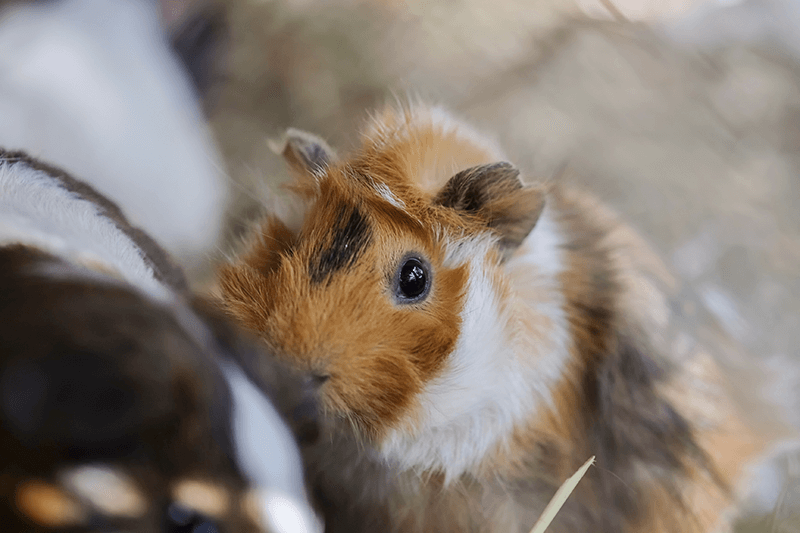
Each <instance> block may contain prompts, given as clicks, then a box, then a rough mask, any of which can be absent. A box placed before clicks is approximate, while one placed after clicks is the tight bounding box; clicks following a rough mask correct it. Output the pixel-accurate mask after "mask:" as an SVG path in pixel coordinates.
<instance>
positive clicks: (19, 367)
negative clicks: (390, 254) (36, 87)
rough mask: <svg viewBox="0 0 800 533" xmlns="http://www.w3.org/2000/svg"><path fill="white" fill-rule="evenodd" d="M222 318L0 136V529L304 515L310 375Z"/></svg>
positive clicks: (148, 525) (85, 198)
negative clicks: (302, 448)
mask: <svg viewBox="0 0 800 533" xmlns="http://www.w3.org/2000/svg"><path fill="white" fill-rule="evenodd" d="M237 331H238V330H237V329H235V328H233V327H231V326H228V325H226V323H225V321H224V320H222V319H221V318H220V316H219V313H218V312H215V311H214V310H213V309H212V308H210V307H208V306H207V305H205V304H202V303H201V302H200V301H198V300H196V299H195V298H194V297H192V296H191V294H189V292H188V289H187V287H186V284H185V281H184V278H183V274H182V272H181V271H180V269H178V268H177V267H176V266H175V265H173V264H172V263H171V262H170V260H169V258H168V256H167V254H166V253H165V252H164V251H163V250H162V249H161V248H160V247H159V246H158V245H157V244H156V243H155V242H154V241H153V240H152V239H150V238H149V237H148V236H147V235H146V234H144V233H143V232H141V231H140V230H138V229H137V228H135V227H133V226H131V225H130V224H128V222H127V220H126V219H125V217H124V215H123V214H122V213H121V211H120V210H119V209H118V208H117V207H116V205H114V204H113V203H112V202H111V201H109V200H108V199H106V198H105V197H103V196H101V195H99V194H98V193H97V192H96V191H94V190H93V189H92V188H91V187H88V186H87V185H85V184H84V183H82V182H80V181H78V180H75V179H73V178H71V177H70V176H68V175H66V174H64V173H63V172H61V171H59V170H57V169H55V168H52V167H49V166H47V165H45V164H43V163H41V162H39V161H36V160H34V159H31V158H29V157H27V156H26V155H25V154H22V153H6V152H0V346H2V350H0V440H1V441H2V443H3V454H2V457H1V458H0V479H2V484H0V496H2V502H3V503H2V505H0V521H2V523H3V530H4V531H14V532H16V531H37V532H39V531H41V532H59V531H70V532H87V533H88V532H92V531H109V530H115V531H129V532H131V533H133V532H141V533H145V532H147V533H153V532H160V531H164V532H178V531H186V532H190V531H191V532H198V533H199V532H201V531H203V532H206V533H214V532H217V533H223V532H234V531H235V532H253V533H256V532H261V533H273V532H277V531H285V532H289V531H291V532H294V531H315V530H318V529H319V524H318V522H317V519H316V517H315V516H314V514H313V512H312V511H311V509H310V508H309V506H308V504H307V503H306V496H305V486H304V481H303V469H302V463H301V457H300V454H299V450H298V444H297V441H298V440H299V439H300V438H301V436H302V433H301V430H302V429H303V428H302V427H301V426H302V425H303V424H305V425H308V424H313V423H314V405H313V390H312V388H311V387H310V386H309V384H308V382H307V381H306V380H304V379H302V378H301V377H299V376H296V375H295V374H294V373H292V372H290V371H288V370H286V369H285V368H283V367H282V366H280V365H277V364H271V365H262V367H261V370H260V373H259V374H258V376H256V375H255V374H254V373H253V372H252V371H250V370H249V365H248V361H249V360H251V359H253V358H255V357H256V355H255V354H256V353H258V354H259V357H260V358H263V354H262V353H261V350H259V349H257V347H256V345H255V344H253V343H251V342H248V341H247V339H246V336H244V335H242V333H241V332H238V333H237ZM256 383H257V384H258V386H256ZM259 389H261V390H259ZM262 391H267V392H268V394H266V395H265V394H264V393H263V392H262ZM309 402H311V403H309Z"/></svg>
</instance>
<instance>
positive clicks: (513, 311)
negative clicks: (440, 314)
mask: <svg viewBox="0 0 800 533" xmlns="http://www.w3.org/2000/svg"><path fill="white" fill-rule="evenodd" d="M560 243H561V238H560V237H559V235H558V232H557V228H556V227H555V223H554V221H552V219H551V217H550V214H549V212H548V211H547V210H545V213H543V215H542V220H540V223H539V225H537V226H536V228H535V229H534V231H533V232H532V233H531V235H529V237H528V239H527V240H526V242H525V243H523V245H522V246H521V248H520V250H519V251H518V253H517V254H516V255H515V256H513V257H512V258H511V259H510V260H509V261H508V262H507V263H506V265H505V267H504V268H505V270H506V272H507V273H508V278H509V281H510V282H511V288H512V292H514V293H515V296H514V297H513V299H514V302H502V303H503V304H504V305H501V302H500V301H499V299H498V294H497V287H495V285H494V281H493V280H492V278H491V276H492V273H491V272H490V271H488V270H487V267H486V264H485V262H484V257H485V256H486V253H487V250H488V248H489V247H490V246H492V245H493V244H492V242H491V240H490V239H473V240H468V241H465V242H461V243H458V244H453V245H451V246H450V250H449V252H450V253H449V254H448V261H449V262H451V263H452V264H459V263H464V262H468V264H469V268H470V280H469V286H468V290H467V297H466V302H465V306H464V310H463V312H462V315H461V318H462V321H463V322H462V326H461V335H460V337H459V339H458V341H457V344H456V347H455V349H454V351H453V353H451V354H450V356H449V359H448V362H447V366H446V368H445V370H444V371H443V372H442V374H441V375H439V376H438V377H436V378H434V379H433V380H431V381H430V382H429V383H428V384H427V386H426V387H425V390H424V391H423V392H422V393H421V395H420V396H419V408H418V411H417V412H416V413H414V414H412V416H411V417H412V418H413V417H414V415H418V419H419V421H418V423H416V424H410V423H408V424H406V425H404V426H401V427H397V428H394V429H393V430H391V431H390V433H389V434H388V436H387V437H386V439H385V440H384V442H383V443H382V447H381V448H382V452H383V453H384V455H385V456H386V457H387V458H388V459H390V460H393V461H397V462H398V463H399V464H400V465H401V466H402V467H404V468H419V469H424V470H428V469H432V470H440V471H442V472H443V473H444V474H445V478H446V480H447V481H448V482H449V481H452V480H454V479H456V478H457V477H458V476H460V475H462V474H463V473H465V472H467V471H469V470H470V469H473V468H475V467H477V466H478V465H479V463H480V462H481V460H482V459H483V458H485V457H486V456H487V454H489V453H490V452H491V451H492V450H493V449H495V448H496V447H497V446H498V445H499V444H501V443H502V442H503V439H504V438H506V437H508V436H509V435H510V433H511V431H512V429H513V427H514V426H515V424H517V423H520V422H523V421H525V420H527V419H529V418H530V417H531V416H533V415H534V414H535V413H536V409H537V405H539V404H540V402H548V403H549V402H550V401H551V398H550V393H549V390H550V386H551V385H552V384H553V383H554V382H555V381H556V380H558V379H559V378H560V376H561V375H562V372H563V368H564V363H565V360H566V359H567V357H568V351H567V346H568V344H567V339H568V336H567V320H566V316H565V311H564V309H563V303H564V302H563V297H562V296H561V292H560V288H559V284H558V282H557V280H555V279H554V276H555V275H557V274H558V273H559V272H560V271H561V268H562V266H561V251H560V249H559V247H560ZM434 283H435V281H434ZM526 315H530V316H526ZM541 315H544V316H546V317H547V320H544V321H541V323H542V324H543V325H542V326H541V327H536V326H535V324H534V326H529V327H521V326H519V324H518V321H520V320H526V319H528V318H531V319H533V320H534V322H536V320H535V319H537V318H539V317H540V316H541ZM536 323H538V322H536ZM532 329H533V331H532V332H531V330H532Z"/></svg>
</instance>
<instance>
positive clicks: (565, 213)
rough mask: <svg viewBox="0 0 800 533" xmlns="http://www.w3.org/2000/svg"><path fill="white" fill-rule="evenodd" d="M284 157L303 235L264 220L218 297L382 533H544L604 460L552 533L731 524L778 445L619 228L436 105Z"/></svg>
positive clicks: (222, 276)
mask: <svg viewBox="0 0 800 533" xmlns="http://www.w3.org/2000/svg"><path fill="white" fill-rule="evenodd" d="M279 148H280V150H279V151H280V152H281V153H282V154H283V156H284V157H285V159H286V161H287V162H288V165H289V166H290V167H291V169H292V171H293V173H294V175H295V178H296V179H295V181H294V182H293V183H292V185H291V187H292V188H293V189H294V190H295V191H296V192H297V193H298V194H299V196H300V198H302V200H303V207H304V212H303V214H302V220H301V221H300V223H299V224H297V225H295V226H294V227H293V226H292V225H291V224H289V223H285V222H283V221H281V220H279V219H278V218H276V217H275V216H267V217H266V218H265V219H263V220H262V221H260V222H259V223H258V224H257V225H256V226H255V228H254V230H253V232H252V235H251V236H250V237H249V239H248V240H247V241H246V248H245V249H244V251H243V252H242V253H241V254H240V255H239V256H238V257H236V258H234V259H233V260H232V261H231V262H230V263H228V264H226V265H224V266H223V267H222V268H221V269H220V271H219V277H218V281H219V287H220V291H221V294H222V296H223V299H224V305H225V307H226V309H227V311H228V313H229V314H230V315H231V316H233V317H235V318H236V319H237V320H238V321H239V322H240V323H241V324H243V325H245V326H246V327H247V328H249V329H250V330H252V331H254V332H257V334H259V335H260V336H261V338H262V339H263V341H264V343H265V344H266V345H267V346H268V347H269V349H270V352H272V353H273V354H275V355H276V356H277V357H280V358H282V359H283V360H285V361H288V362H289V363H290V364H292V365H294V366H295V367H296V368H299V369H302V370H303V371H307V372H311V373H313V374H314V375H316V376H317V377H318V379H319V380H320V382H321V383H322V385H321V389H320V402H321V404H322V408H323V410H324V412H325V415H326V417H327V418H329V419H330V420H334V421H336V424H338V426H339V428H340V430H341V431H346V432H349V433H350V435H351V437H352V438H353V439H355V440H357V441H358V442H360V443H362V447H363V449H364V454H365V459H364V461H365V462H366V463H371V465H372V466H371V468H374V469H375V471H376V472H378V473H379V474H380V479H379V481H377V482H376V485H380V486H377V487H376V488H374V490H371V491H370V492H369V494H366V495H364V498H365V499H367V500H370V499H371V500H370V501H369V504H370V505H375V506H378V507H382V509H383V512H384V513H385V515H384V516H385V518H386V525H385V530H386V531H398V532H401V531H402V532H417V531H419V532H423V531H473V532H475V531H481V532H489V531H491V532H527V531H530V529H531V527H532V526H533V524H534V522H535V521H536V519H537V518H538V517H539V515H540V514H541V512H542V510H543V508H544V507H545V505H546V504H547V502H548V501H549V500H550V498H551V497H552V496H553V494H554V492H555V491H556V489H557V488H558V486H559V485H560V484H561V483H562V482H563V481H564V480H565V479H566V478H567V477H568V476H570V475H571V474H572V473H573V472H575V471H576V470H577V469H578V467H579V466H580V465H581V464H582V463H583V462H584V461H586V460H587V459H588V458H589V457H590V456H593V455H594V456H596V457H597V463H596V465H597V466H596V468H592V469H591V470H590V471H589V473H588V474H587V476H586V477H585V478H584V479H583V480H582V481H581V483H580V484H579V485H578V487H577V489H576V490H575V492H574V493H573V494H572V495H571V496H570V498H569V499H568V500H567V502H566V504H565V506H564V508H563V509H562V510H561V512H560V513H559V514H558V515H557V516H556V518H555V520H554V522H553V523H552V524H551V526H550V527H549V529H548V531H549V532H553V533H559V532H571V531H598V532H607V533H611V532H614V533H618V532H629V533H643V532H656V531H665V532H666V531H670V532H687V533H688V532H695V533H701V532H702V533H705V532H711V531H729V530H730V528H731V527H732V526H731V524H732V520H733V512H732V509H733V507H734V506H735V504H736V501H737V487H738V486H739V485H740V483H741V482H742V480H743V479H744V476H745V474H746V468H745V465H746V464H747V463H748V462H749V461H751V460H754V459H755V458H756V457H758V456H759V454H760V453H762V451H763V450H765V447H766V446H767V443H768V440H769V437H767V436H764V435H760V434H759V432H760V429H758V426H757V424H756V421H755V420H752V419H751V416H750V412H749V411H745V410H744V409H743V408H740V406H739V404H738V403H737V402H736V401H734V399H733V395H732V394H731V393H730V391H729V389H728V386H727V381H726V380H727V378H726V374H725V372H723V371H722V370H721V365H719V364H718V363H717V362H716V358H715V352H714V351H713V350H712V349H710V348H708V347H706V346H705V345H704V344H703V343H702V342H698V336H697V335H693V334H692V329H691V328H690V327H685V326H687V325H690V323H691V318H687V317H686V316H684V313H683V309H684V308H683V307H681V306H680V305H679V303H680V298H679V296H680V293H681V288H680V284H679V283H678V281H677V280H675V279H674V278H673V277H672V276H671V275H670V273H669V271H668V270H667V269H666V267H665V266H664V265H663V264H662V263H661V262H660V260H659V259H658V257H657V255H656V254H655V253H654V252H652V251H651V250H649V249H648V247H647V245H646V244H645V243H644V241H643V240H642V239H641V238H639V237H638V236H637V235H636V234H635V232H633V231H632V230H631V229H629V228H627V227H626V226H625V225H624V224H622V223H621V222H620V220H619V219H618V218H617V217H616V216H615V215H614V214H612V213H611V212H610V211H609V210H607V209H606V208H604V207H603V206H602V205H600V204H599V203H598V202H596V201H595V200H594V199H592V198H591V197H589V196H588V195H586V194H585V193H583V192H581V191H576V190H572V189H570V188H569V187H567V186H566V185H564V184H562V183H559V182H557V181H554V180H549V181H543V182H539V183H526V182H524V181H523V180H522V179H521V177H520V171H519V170H518V169H517V168H516V167H515V166H514V165H512V164H510V163H508V162H507V158H506V156H505V155H504V154H503V152H502V151H501V149H500V148H499V146H498V145H497V143H495V142H494V141H493V140H491V139H489V138H488V137H486V136H484V135H482V134H481V133H479V132H478V131H476V130H475V129H473V128H472V127H470V126H469V125H467V124H465V123H462V122H460V121H458V120H457V119H455V118H453V117H451V116H450V115H449V114H447V113H446V112H445V111H443V110H442V109H440V108H437V107H426V106H424V105H409V106H400V107H388V108H386V109H385V110H383V111H381V112H378V113H377V114H375V116H374V117H373V118H372V120H371V122H370V123H369V124H368V125H367V127H366V128H365V129H364V131H363V133H362V136H361V144H360V146H359V147H358V148H357V149H356V150H355V152H354V153H353V154H351V155H350V156H349V157H347V158H341V159H340V158H338V157H337V156H336V154H335V153H334V151H333V150H332V149H331V148H330V147H329V146H328V145H327V144H326V143H325V142H324V141H323V140H322V139H319V138H317V137H315V136H314V135H311V134H308V133H305V132H301V131H297V130H289V131H288V133H287V135H286V138H285V143H284V144H283V145H281V146H280V147H279ZM780 431H782V430H777V429H776V430H775V434H776V435H777V434H778V433H779V432H780ZM334 530H335V529H334ZM341 530H342V531H344V530H347V529H346V528H342V529H341ZM351 530H352V529H351Z"/></svg>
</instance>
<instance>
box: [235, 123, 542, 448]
mask: <svg viewBox="0 0 800 533" xmlns="http://www.w3.org/2000/svg"><path fill="white" fill-rule="evenodd" d="M282 153H283V155H284V157H285V158H286V160H287V162H288V164H289V166H290V167H291V168H292V170H293V171H294V173H295V175H296V176H297V179H296V181H295V183H294V184H293V188H294V190H295V191H296V192H298V193H299V194H300V196H301V197H303V198H304V199H305V201H306V205H305V208H306V211H305V214H304V219H303V222H302V225H301V226H300V228H299V229H298V230H297V231H292V230H290V229H289V228H288V227H287V226H286V225H285V224H283V223H282V222H281V221H280V220H278V219H277V218H274V217H268V218H267V219H266V220H264V221H263V222H262V223H261V225H260V226H259V227H258V228H257V229H256V231H255V232H254V233H253V235H252V236H251V239H250V241H249V243H248V248H247V249H246V251H245V252H244V253H243V254H242V255H241V256H240V257H239V258H238V259H237V260H236V261H234V262H233V263H231V264H229V265H227V266H226V267H225V268H223V269H222V270H221V273H220V287H221V289H222V291H223V294H224V299H225V302H226V307H227V309H228V311H229V312H230V313H231V314H232V315H233V316H234V317H235V318H237V319H238V320H239V321H240V322H242V323H243V324H245V325H246V326H247V327H249V328H250V329H252V330H254V331H256V332H258V333H259V334H260V335H261V337H262V338H263V339H264V340H265V342H266V343H267V344H268V345H269V346H270V348H271V350H272V351H273V352H274V353H275V354H277V355H278V356H280V357H282V358H283V359H285V360H287V361H289V362H291V363H292V364H294V365H296V366H298V367H300V368H302V369H303V370H305V371H311V372H313V373H314V374H315V375H316V376H318V378H319V379H320V380H321V381H323V382H324V384H323V385H322V388H321V391H322V402H323V406H324V408H325V409H326V410H327V411H328V412H329V413H331V414H333V415H335V416H339V417H342V418H345V419H348V420H349V421H350V422H351V423H352V424H353V425H354V427H355V428H356V429H357V430H358V431H359V432H361V434H362V435H364V436H366V437H368V438H373V439H377V440H380V438H381V436H382V435H383V434H385V432H386V431H387V430H388V429H390V428H393V427H398V426H399V425H402V424H406V423H410V424H412V425H413V424H414V423H415V418H417V417H418V416H419V413H418V405H417V404H416V402H415V397H416V396H417V395H418V394H419V393H420V392H421V391H422V390H423V389H424V387H425V385H426V384H427V383H428V382H430V381H431V380H432V379H434V378H437V377H441V376H442V375H443V374H444V373H446V372H449V371H451V370H452V365H451V364H450V363H451V361H450V360H451V359H452V358H453V356H454V353H455V352H457V351H458V350H463V349H464V348H465V347H468V346H467V345H468V344H469V342H468V339H466V338H465V334H464V330H463V326H464V316H465V313H467V312H469V311H470V309H469V308H470V305H469V299H470V298H471V297H474V296H475V294H474V293H475V292H476V291H477V292H481V287H477V289H476V284H477V285H481V286H483V285H485V286H487V287H489V290H491V291H492V294H493V295H500V294H501V293H502V291H503V287H504V285H503V280H502V276H500V275H499V272H500V270H499V268H500V265H501V263H502V262H503V261H504V260H505V258H506V257H508V255H510V254H511V253H513V251H514V250H515V249H516V248H517V247H518V246H519V245H520V243H521V242H522V241H523V240H524V239H525V237H526V236H527V235H528V234H529V232H530V231H531V230H532V229H533V227H534V225H535V223H536V221H537V219H538V217H539V215H540V213H541V211H542V208H543V205H544V196H543V193H542V191H541V189H538V188H536V187H527V186H524V185H523V184H522V182H521V180H520V178H519V172H518V171H517V169H516V168H514V167H513V166H512V165H510V164H509V163H505V162H494V163H490V164H485V165H481V166H475V167H471V168H467V169H465V170H461V171H460V172H454V175H452V176H450V177H449V179H448V180H446V183H444V184H443V185H442V186H440V187H439V188H438V190H435V191H427V190H424V189H423V188H422V187H420V186H419V185H418V184H417V183H416V181H415V177H416V176H415V171H414V168H415V161H414V157H415V150H414V149H412V148H411V147H410V146H404V145H402V143H400V144H396V145H392V146H389V145H387V144H385V143H377V142H375V143H371V142H369V141H366V142H365V145H364V146H362V148H361V150H360V151H359V152H357V153H356V154H355V155H354V156H353V157H352V158H350V159H348V160H342V161H339V160H337V158H336V156H335V154H334V153H333V151H332V150H331V149H330V148H329V147H328V146H327V144H325V142H324V141H322V140H321V139H318V138H316V137H314V136H313V135H310V134H307V133H303V132H299V131H296V130H289V132H288V134H287V139H286V143H285V145H284V146H283V147H282ZM417 162H418V161H417ZM493 273H494V275H493ZM493 297H494V296H493ZM500 298H502V296H500ZM472 307H474V306H472ZM448 368H450V369H448Z"/></svg>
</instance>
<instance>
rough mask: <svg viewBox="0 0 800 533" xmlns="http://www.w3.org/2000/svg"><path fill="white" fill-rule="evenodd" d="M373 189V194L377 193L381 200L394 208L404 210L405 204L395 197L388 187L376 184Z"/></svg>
mask: <svg viewBox="0 0 800 533" xmlns="http://www.w3.org/2000/svg"><path fill="white" fill-rule="evenodd" d="M374 187H375V192H377V193H378V196H380V197H381V198H383V199H384V200H386V201H387V202H389V203H390V204H392V205H393V206H395V207H396V208H398V209H405V208H406V203H405V202H404V201H403V200H401V199H400V198H398V197H397V196H395V194H394V193H393V192H392V191H391V189H389V187H387V186H386V184H384V183H376V184H375V185H374Z"/></svg>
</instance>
